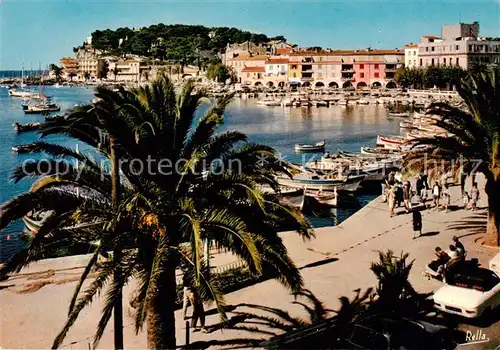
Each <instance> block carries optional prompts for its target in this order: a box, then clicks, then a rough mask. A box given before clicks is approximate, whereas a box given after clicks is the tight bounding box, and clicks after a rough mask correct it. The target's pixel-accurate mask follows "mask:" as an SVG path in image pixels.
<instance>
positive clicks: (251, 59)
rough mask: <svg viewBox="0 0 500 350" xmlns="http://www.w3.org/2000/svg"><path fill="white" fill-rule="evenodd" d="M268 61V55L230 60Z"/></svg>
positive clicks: (244, 56)
mask: <svg viewBox="0 0 500 350" xmlns="http://www.w3.org/2000/svg"><path fill="white" fill-rule="evenodd" d="M266 59H267V56H266V55H257V56H249V55H240V56H237V57H234V58H230V59H229V61H265V60H266Z"/></svg>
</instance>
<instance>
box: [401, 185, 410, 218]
mask: <svg viewBox="0 0 500 350" xmlns="http://www.w3.org/2000/svg"><path fill="white" fill-rule="evenodd" d="M410 192H411V187H410V182H409V181H407V182H405V184H404V185H403V203H404V205H405V209H406V213H407V214H408V213H409V212H410V209H411V208H410V197H411V194H410Z"/></svg>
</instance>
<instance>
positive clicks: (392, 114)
mask: <svg viewBox="0 0 500 350" xmlns="http://www.w3.org/2000/svg"><path fill="white" fill-rule="evenodd" d="M388 115H389V117H394V118H407V117H409V116H410V113H409V112H401V113H397V112H389V113H388Z"/></svg>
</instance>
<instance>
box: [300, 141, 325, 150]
mask: <svg viewBox="0 0 500 350" xmlns="http://www.w3.org/2000/svg"><path fill="white" fill-rule="evenodd" d="M325 145H326V142H325V141H324V140H323V141H321V142H316V143H315V144H314V145H311V144H305V143H304V144H301V143H297V144H295V152H311V153H312V152H324V151H325Z"/></svg>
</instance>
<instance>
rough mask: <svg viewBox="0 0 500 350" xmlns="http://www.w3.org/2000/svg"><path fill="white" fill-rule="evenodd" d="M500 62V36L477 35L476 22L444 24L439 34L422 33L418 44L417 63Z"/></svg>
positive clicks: (454, 64)
mask: <svg viewBox="0 0 500 350" xmlns="http://www.w3.org/2000/svg"><path fill="white" fill-rule="evenodd" d="M474 64H486V65H488V64H495V65H499V64H500V40H499V39H498V38H497V39H491V38H481V37H479V23H478V22H474V23H472V24H466V23H459V24H452V25H445V26H443V27H442V28H441V36H440V37H438V36H432V35H426V36H423V37H422V38H421V40H420V43H419V44H418V66H419V67H428V66H441V67H446V66H459V67H461V68H463V69H468V68H470V67H471V66H472V65H474Z"/></svg>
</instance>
